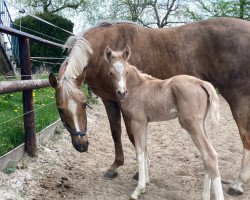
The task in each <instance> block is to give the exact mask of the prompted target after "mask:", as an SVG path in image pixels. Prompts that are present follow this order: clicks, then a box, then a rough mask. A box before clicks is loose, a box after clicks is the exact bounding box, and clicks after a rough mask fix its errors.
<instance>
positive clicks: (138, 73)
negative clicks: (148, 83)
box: [129, 65, 156, 80]
mask: <svg viewBox="0 0 250 200" xmlns="http://www.w3.org/2000/svg"><path fill="white" fill-rule="evenodd" d="M129 67H131V69H132V70H133V71H134V72H135V73H136V74H137V75H138V76H139V77H141V78H142V79H144V80H154V79H156V78H155V77H153V76H151V75H148V74H145V73H143V72H142V71H140V70H139V69H137V68H136V67H135V66H133V65H129Z"/></svg>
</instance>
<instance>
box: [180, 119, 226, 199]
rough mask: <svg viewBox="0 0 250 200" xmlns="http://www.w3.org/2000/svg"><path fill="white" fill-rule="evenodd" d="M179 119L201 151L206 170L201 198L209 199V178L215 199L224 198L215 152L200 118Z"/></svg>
mask: <svg viewBox="0 0 250 200" xmlns="http://www.w3.org/2000/svg"><path fill="white" fill-rule="evenodd" d="M179 121H180V124H181V125H182V127H183V128H184V129H186V130H187V131H188V133H189V134H190V136H191V138H192V140H193V142H194V144H195V145H196V147H197V148H198V149H199V151H200V153H201V157H202V160H203V163H204V167H205V170H206V174H205V179H204V188H203V194H202V196H203V199H204V200H209V199H210V183H211V179H212V184H213V188H214V192H215V198H216V200H221V199H224V196H223V191H222V185H221V178H220V173H219V168H218V158H217V153H216V151H215V150H214V148H213V146H212V144H211V143H210V141H209V140H208V138H207V136H206V134H205V131H204V127H203V121H202V119H192V118H179Z"/></svg>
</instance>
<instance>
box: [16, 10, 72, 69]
mask: <svg viewBox="0 0 250 200" xmlns="http://www.w3.org/2000/svg"><path fill="white" fill-rule="evenodd" d="M36 15H37V16H38V17H40V18H42V19H44V20H46V21H48V22H50V23H52V24H55V25H56V26H58V27H61V28H63V29H65V30H68V31H70V32H72V30H73V26H74V24H73V23H72V22H71V21H69V20H67V19H65V18H63V17H61V16H59V15H56V14H53V13H39V14H36ZM20 22H21V23H20ZM20 24H21V26H20ZM14 26H15V27H16V28H17V29H19V30H20V29H21V30H22V31H25V32H27V33H30V34H33V35H34V34H35V35H37V33H39V34H42V37H43V38H44V39H48V40H52V41H53V40H54V39H56V40H55V42H57V43H64V42H65V41H66V40H67V38H68V37H69V33H67V32H64V31H61V30H58V29H57V28H56V27H53V26H50V25H48V24H45V23H43V22H41V21H38V20H36V19H34V18H33V17H30V16H25V17H22V18H19V19H16V20H15V21H14ZM34 31H35V33H34ZM51 33H53V37H52V34H51ZM38 36H41V35H38ZM53 38H54V39H53ZM58 40H59V41H58ZM30 55H31V56H32V57H62V49H60V48H51V47H50V46H47V45H42V44H38V43H36V42H33V41H31V42H30ZM34 64H35V63H34ZM55 71H56V70H55Z"/></svg>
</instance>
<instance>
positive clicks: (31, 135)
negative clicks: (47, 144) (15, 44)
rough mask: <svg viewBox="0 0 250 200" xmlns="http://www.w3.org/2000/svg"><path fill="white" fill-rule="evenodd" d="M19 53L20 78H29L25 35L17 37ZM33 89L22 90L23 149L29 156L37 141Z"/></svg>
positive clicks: (27, 45)
mask: <svg viewBox="0 0 250 200" xmlns="http://www.w3.org/2000/svg"><path fill="white" fill-rule="evenodd" d="M19 55H20V65H21V77H22V78H21V79H22V80H29V79H31V65H30V46H29V39H28V38H25V37H20V38H19ZM32 92H33V90H26V91H23V113H24V117H23V118H24V119H23V120H24V133H25V136H24V142H25V151H26V152H27V153H28V155H29V156H32V157H33V156H36V153H37V142H36V131H35V117H34V111H33V110H34V107H33V96H32Z"/></svg>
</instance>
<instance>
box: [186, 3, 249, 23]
mask: <svg viewBox="0 0 250 200" xmlns="http://www.w3.org/2000/svg"><path fill="white" fill-rule="evenodd" d="M194 5H195V8H194V9H193V8H192V9H190V8H188V7H186V16H187V17H189V18H190V19H192V20H201V19H206V18H211V17H235V18H240V19H245V20H250V0H213V1H204V0H196V1H194Z"/></svg>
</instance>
